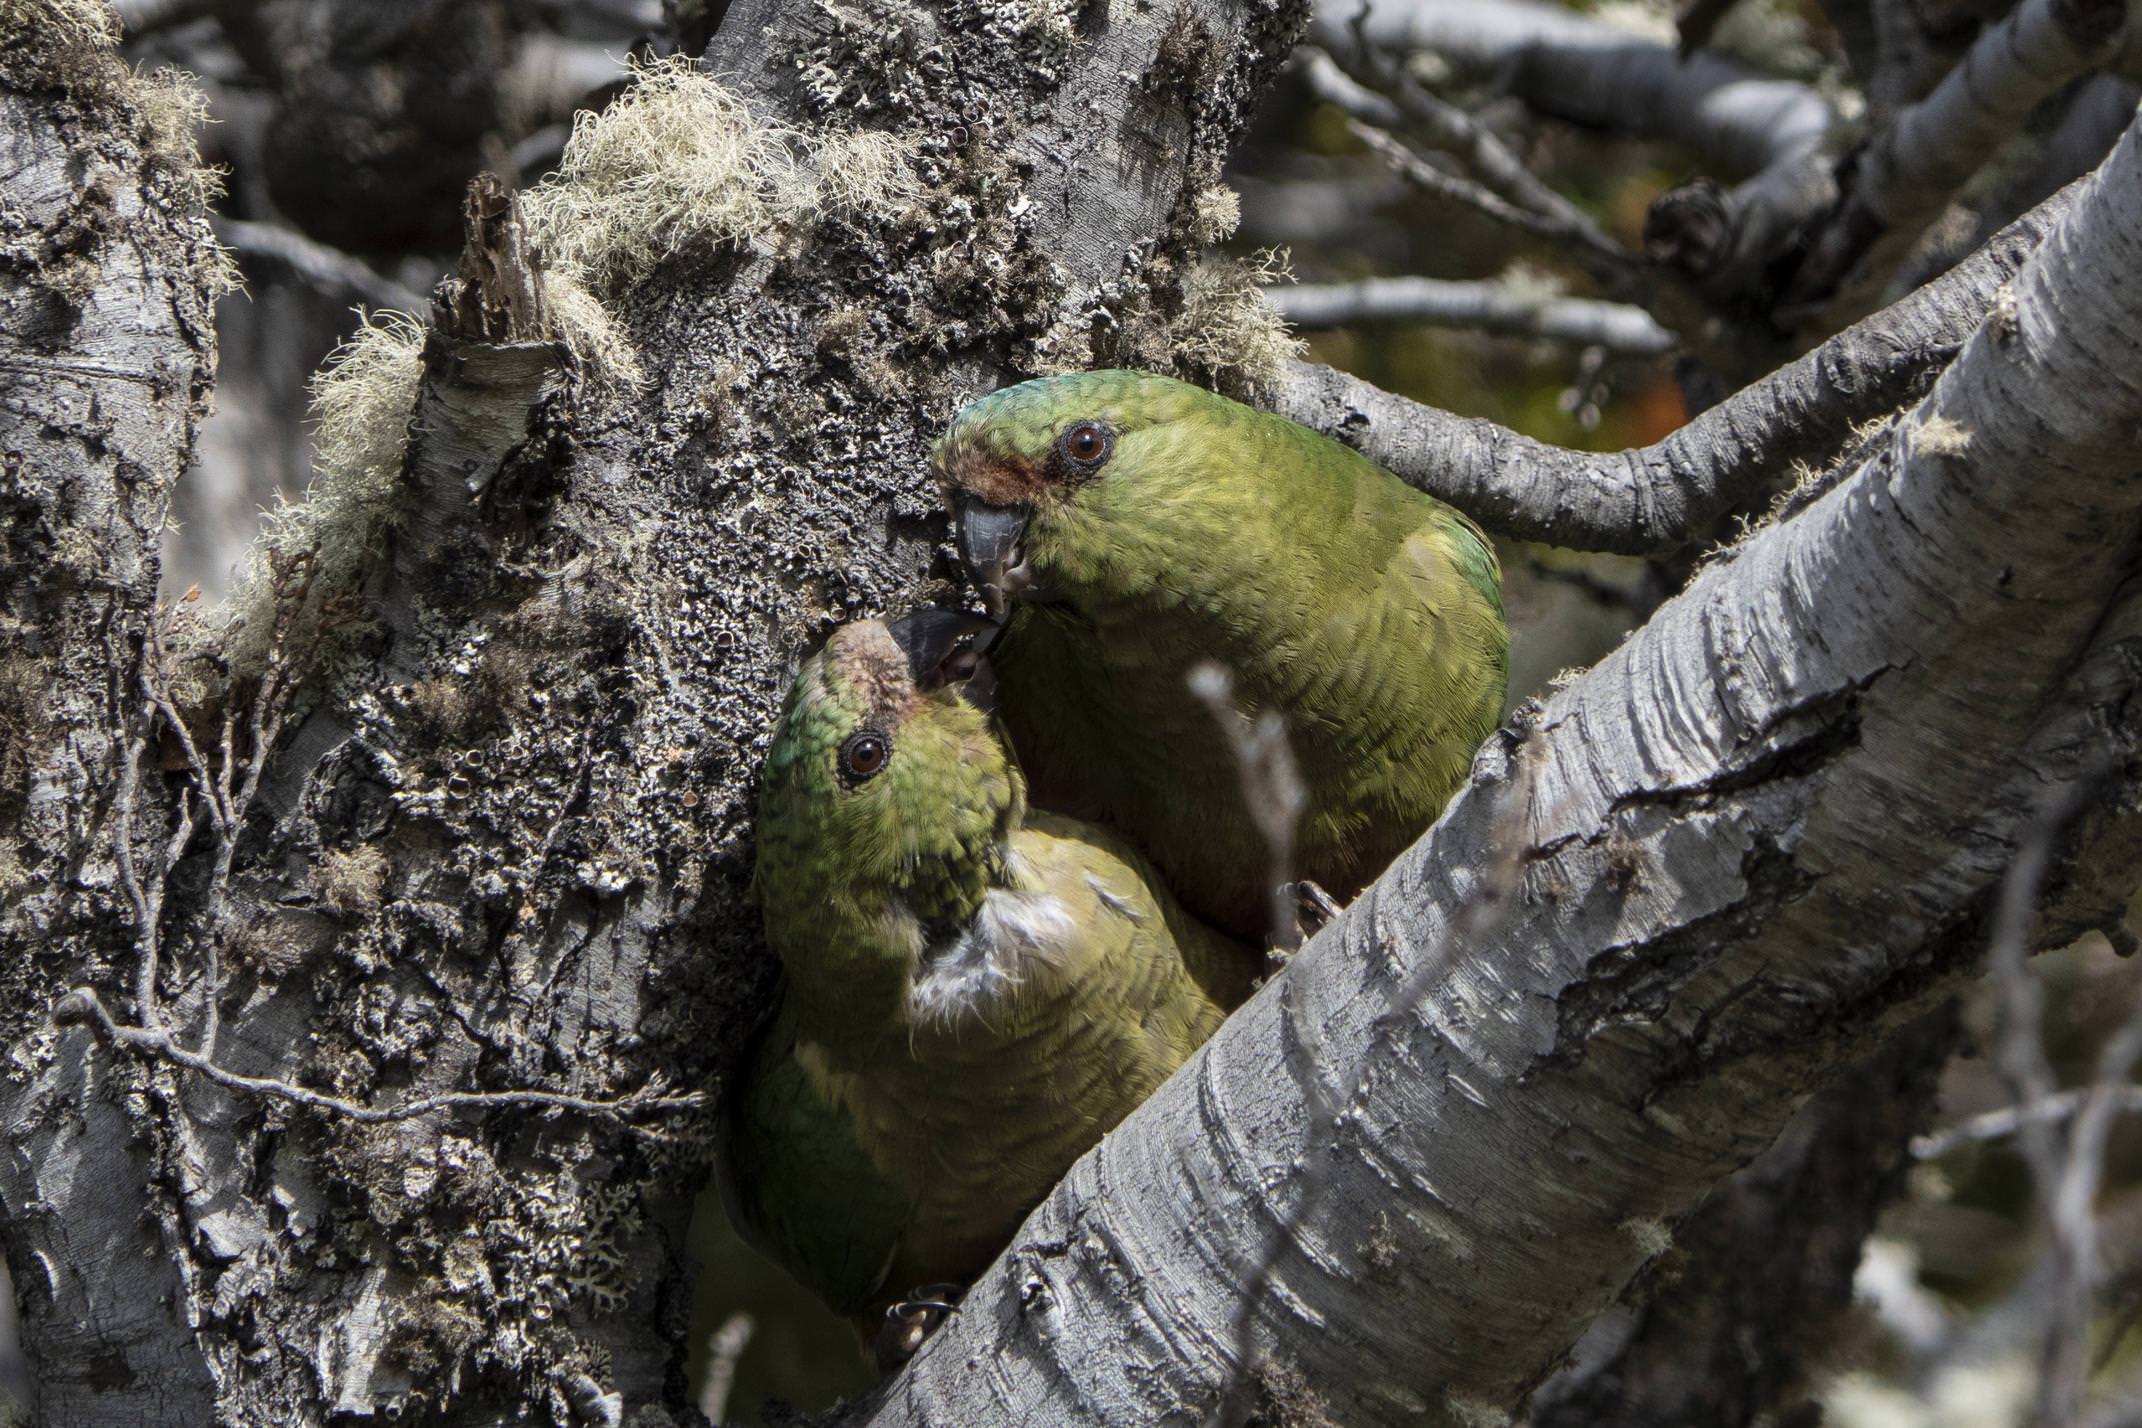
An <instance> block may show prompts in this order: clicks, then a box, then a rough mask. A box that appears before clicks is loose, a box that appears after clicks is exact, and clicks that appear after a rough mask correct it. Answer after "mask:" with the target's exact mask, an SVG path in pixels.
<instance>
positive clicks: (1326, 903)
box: [1264, 878, 1339, 976]
mask: <svg viewBox="0 0 2142 1428" xmlns="http://www.w3.org/2000/svg"><path fill="white" fill-rule="evenodd" d="M1279 891H1280V898H1281V901H1282V902H1283V903H1284V904H1285V905H1286V907H1287V908H1288V910H1289V912H1290V913H1291V919H1290V920H1291V922H1292V924H1293V925H1292V926H1282V927H1281V929H1280V932H1279V935H1278V936H1277V937H1276V938H1275V939H1274V940H1273V942H1272V945H1271V946H1269V947H1267V948H1265V949H1264V960H1265V965H1266V967H1267V969H1268V971H1267V975H1269V976H1277V975H1278V974H1279V972H1280V970H1281V969H1282V968H1284V967H1285V966H1286V965H1287V962H1288V961H1289V959H1291V958H1292V957H1293V956H1294V954H1295V953H1296V952H1297V951H1299V950H1300V948H1301V945H1302V944H1303V943H1304V942H1307V941H1308V940H1309V939H1310V938H1312V937H1314V936H1316V935H1317V934H1318V933H1319V932H1322V931H1323V930H1324V929H1325V927H1327V926H1328V925H1329V924H1330V922H1331V920H1332V919H1333V918H1334V917H1337V916H1338V915H1339V904H1338V903H1336V902H1335V901H1333V900H1332V896H1331V894H1330V893H1328V892H1325V891H1324V890H1323V889H1322V888H1320V887H1318V886H1317V885H1316V884H1315V883H1313V882H1311V881H1309V879H1307V878H1303V879H1302V880H1301V881H1300V882H1297V883H1282V884H1281V885H1280V889H1279Z"/></svg>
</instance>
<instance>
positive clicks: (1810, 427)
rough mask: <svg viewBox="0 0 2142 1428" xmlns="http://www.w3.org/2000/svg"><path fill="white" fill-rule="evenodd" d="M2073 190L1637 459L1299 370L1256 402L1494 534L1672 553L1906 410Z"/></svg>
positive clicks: (1319, 371) (1339, 376) (1323, 372)
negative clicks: (1865, 426)
mask: <svg viewBox="0 0 2142 1428" xmlns="http://www.w3.org/2000/svg"><path fill="white" fill-rule="evenodd" d="M2072 192H2073V191H2072V190H2069V191H2065V192H2064V193H2062V194H2057V195H2055V196H2054V197H2053V198H2051V199H2048V200H2047V201H2046V202H2045V203H2044V204H2042V205H2040V206H2039V207H2038V208H2037V209H2034V210H2033V211H2032V212H2031V213H2029V214H2027V215H2025V216H2024V217H2023V218H2021V219H2018V220H2017V221H2016V222H2015V223H2013V224H2011V225H2009V227H2007V228H2006V229H2004V230H2002V232H2001V233H1999V234H1998V235H1996V236H1995V238H1994V239H1993V241H1991V242H1989V243H1988V244H1987V245H1986V246H1985V247H1984V248H1983V249H1981V250H1980V251H1979V252H1978V253H1977V254H1976V255H1974V256H1973V257H1972V258H1970V259H1968V260H1966V261H1965V262H1963V263H1960V264H1958V265H1957V266H1956V267H1955V268H1954V269H1953V270H1951V271H1950V272H1949V273H1947V274H1945V275H1943V276H1942V277H1941V278H1940V279H1938V280H1936V281H1935V282H1933V283H1931V284H1929V285H1928V286H1926V287H1925V288H1922V289H1920V290H1919V291H1918V292H1915V293H1913V294H1912V295H1911V296H1909V297H1907V298H1905V299H1903V300H1902V301H1900V302H1898V303H1896V304H1895V305H1893V306H1891V307H1890V308H1888V309H1886V310H1884V311H1883V312H1881V313H1878V314H1876V315H1875V316H1873V317H1870V318H1868V319H1866V320H1864V321H1862V322H1860V323H1859V324H1858V325H1856V326H1854V327H1851V328H1848V329H1847V330H1845V331H1844V332H1842V333H1839V334H1838V335H1837V336H1836V337H1834V338H1832V339H1830V340H1829V341H1828V342H1826V343H1824V344H1823V345H1822V346H1820V347H1818V348H1816V349H1815V350H1814V351H1812V352H1810V353H1808V354H1807V355H1806V356H1804V357H1801V358H1800V359H1799V360H1797V361H1795V362H1792V363H1790V364H1788V365H1787V366H1785V367H1782V368H1780V369H1779V370H1778V371H1776V372H1775V373H1773V374H1771V375H1770V376H1769V377H1767V378H1765V379H1764V380H1762V381H1760V382H1757V383H1756V384H1755V385H1753V386H1751V387H1749V388H1747V389H1745V390H1743V391H1741V392H1739V393H1736V394H1735V395H1734V396H1733V397H1731V398H1729V399H1727V400H1726V401H1724V402H1721V403H1719V404H1718V405H1717V406H1715V407H1712V408H1711V409H1710V410H1708V411H1706V412H1704V413H1703V414H1702V415H1701V416H1699V417H1697V418H1696V419H1695V420H1693V421H1691V422H1690V423H1689V424H1688V425H1687V426H1684V427H1682V428H1681V429H1680V430H1679V431H1676V432H1674V433H1673V434H1672V435H1671V436H1668V437H1666V438H1665V439H1664V440H1662V441H1659V442H1657V443H1654V444H1653V445H1651V446H1648V447H1643V448H1640V449H1635V450H1629V451H1623V452H1619V453H1615V454H1612V455H1607V456H1601V455H1597V454H1594V453H1591V452H1578V451H1569V450H1564V449H1561V448H1557V447H1551V446H1548V445H1545V444H1544V443H1541V442H1538V441H1534V440H1532V439H1531V438H1529V437H1525V436H1520V435H1519V434H1517V433H1515V432H1512V431H1509V430H1506V429H1505V428H1502V427H1499V426H1496V425H1495V424H1494V423H1492V422H1488V421H1483V420H1479V419H1473V418H1460V417H1454V416H1452V415H1450V414H1449V413H1447V412H1442V411H1438V410H1436V409H1435V408H1432V407H1427V406H1423V405H1421V404H1419V403H1416V402H1411V401H1408V400H1406V399H1405V398H1403V397H1396V396H1392V395H1391V394H1389V393H1387V392H1383V391H1380V390H1378V389H1377V388H1375V387H1373V386H1371V385H1370V384H1368V383H1366V382H1363V381H1361V380H1360V379H1358V378H1355V377H1351V376H1348V375H1346V374H1344V373H1341V372H1336V371H1333V370H1331V369H1330V368H1326V367H1316V366H1311V365H1309V364H1307V363H1297V364H1295V365H1294V366H1293V367H1292V368H1291V369H1290V370H1289V372H1288V374H1287V376H1286V378H1285V380H1284V381H1282V382H1281V383H1279V384H1278V385H1277V387H1276V388H1275V390H1274V391H1273V392H1272V393H1271V395H1270V398H1269V402H1270V405H1271V407H1272V409H1273V410H1274V411H1277V412H1279V413H1280V414H1282V415H1284V416H1288V417H1292V418H1293V419H1294V420H1296V421H1298V422H1301V423H1302V424H1303V425H1305V426H1309V427H1313V428H1315V429H1317V430H1319V431H1323V432H1325V433H1327V434H1328V435H1331V436H1334V437H1337V438H1338V439H1339V440H1341V441H1344V442H1346V443H1347V444H1348V445H1350V446H1353V447H1355V448H1356V449H1357V450H1360V451H1362V452H1365V453H1366V454H1368V455H1369V456H1371V457H1373V458H1374V459H1375V460H1376V461H1378V462H1380V463H1381V464H1383V465H1385V466H1387V467H1389V468H1390V469H1391V470H1393V471H1395V472H1397V473H1398V474H1399V475H1400V476H1401V477H1403V478H1404V479H1405V480H1407V481H1408V482H1410V483H1412V484H1413V485H1415V486H1418V487H1419V488H1420V489H1422V490H1424V491H1427V492H1428V493H1429V494H1431V495H1434V496H1438V497H1441V498H1442V499H1443V500H1446V501H1449V502H1450V503H1451V504H1452V505H1455V506H1457V507H1459V508H1460V509H1462V510H1464V511H1466V512H1467V513H1468V514H1470V515H1472V516H1473V517H1474V518H1475V519H1477V520H1479V521H1480V522H1481V523H1482V524H1483V525H1486V526H1488V527H1489V528H1491V529H1493V530H1496V531H1499V532H1501V533H1503V534H1505V535H1510V536H1515V537H1517V538H1519V539H1523V540H1544V541H1548V542H1551V543H1553V544H1555V545H1562V546H1569V547H1572V548H1575V549H1578V550H1599V551H1615V552H1620V553H1625V554H1644V553H1648V552H1653V551H1663V550H1670V549H1672V548H1673V547H1675V546H1677V545H1679V544H1681V543H1683V542H1686V541H1688V540H1690V539H1692V538H1695V537H1697V536H1698V535H1700V533H1701V532H1703V531H1704V530H1705V529H1706V528H1707V527H1708V526H1709V525H1710V523H1711V522H1712V521H1714V520H1716V519H1717V518H1718V517H1719V516H1721V515H1723V514H1724V513H1725V512H1727V511H1731V510H1734V509H1744V508H1748V507H1751V506H1753V505H1755V504H1757V503H1758V502H1760V501H1761V500H1762V499H1763V498H1764V497H1765V495H1766V494H1767V493H1768V492H1769V491H1771V490H1772V489H1774V488H1775V486H1776V485H1777V483H1778V482H1779V481H1780V480H1781V479H1782V477H1783V476H1784V473H1785V471H1786V468H1787V467H1788V466H1789V465H1790V464H1791V463H1792V462H1794V461H1805V460H1820V459H1821V458H1823V457H1824V456H1826V455H1827V454H1829V453H1830V452H1832V451H1834V450H1836V449H1837V448H1838V447H1839V446H1841V445H1842V444H1843V442H1844V441H1845V439H1846V437H1847V436H1849V434H1850V433H1851V431H1852V429H1853V428H1854V427H1855V426H1857V425H1859V424H1861V423H1864V422H1867V421H1870V420H1872V419H1874V418H1877V417H1880V416H1884V415H1886V414H1888V413H1889V412H1891V411H1893V410H1895V408H1896V407H1897V406H1898V405H1900V404H1901V403H1902V402H1904V401H1905V400H1907V399H1909V397H1910V395H1911V393H1912V391H1913V389H1914V388H1915V387H1917V386H1920V385H1921V384H1923V383H1924V382H1925V381H1926V379H1927V377H1928V376H1929V375H1930V374H1931V373H1932V372H1934V371H1936V370H1938V369H1939V367H1940V366H1941V365H1942V364H1943V363H1944V362H1946V361H1948V360H1949V358H1950V356H1951V355H1952V354H1953V353H1954V352H1955V350H1956V348H1957V347H1958V345H1959V344H1961V343H1962V342H1963V341H1964V340H1965V339H1966V338H1968V337H1969V336H1970V334H1971V333H1972V331H1973V330H1974V329H1976V328H1977V327H1978V325H1979V323H1980V321H1981V320H1982V319H1983V318H1984V316H1985V314H1986V312H1987V310H1988V309H1989V308H1990V307H1991V306H1992V305H1993V302H1994V298H1995V295H1996V293H1998V291H1999V290H2000V288H2001V287H2002V285H2003V284H2005V283H2007V282H2008V281H2009V280H2010V279H2011V278H2012V277H2013V276H2014V275H2015V273H2016V272H2017V271H2018V269H2019V268H2020V267H2021V265H2022V263H2023V261H2024V260H2025V258H2027V257H2028V256H2029V254H2030V253H2031V252H2032V251H2033V250H2034V249H2035V248H2036V247H2037V245H2038V243H2039V240H2040V239H2041V238H2042V237H2043V235H2044V234H2045V233H2046V231H2047V230H2048V229H2049V228H2050V227H2051V225H2052V223H2053V222H2054V221H2055V220H2056V219H2057V218H2058V216H2059V215H2060V214H2061V213H2063V212H2064V211H2065V210H2066V208H2067V206H2068V203H2069V202H2070V198H2071V195H2072Z"/></svg>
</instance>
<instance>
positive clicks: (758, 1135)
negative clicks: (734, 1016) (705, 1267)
mask: <svg viewBox="0 0 2142 1428" xmlns="http://www.w3.org/2000/svg"><path fill="white" fill-rule="evenodd" d="M721 1139H722V1152H723V1153H722V1155H721V1157H720V1163H719V1183H720V1187H721V1195H722V1203H723V1205H724V1206H725V1207H727V1209H728V1212H729V1219H730V1222H731V1223H732V1224H734V1225H735V1226H736V1229H737V1233H738V1234H740V1235H742V1236H743V1238H744V1240H745V1241H746V1242H747V1243H749V1244H750V1245H751V1246H752V1247H753V1248H755V1249H757V1250H758V1251H759V1252H760V1253H761V1254H764V1255H766V1256H767V1257H768V1258H770V1259H772V1260H773V1261H774V1262H775V1263H777V1264H779V1265H781V1266H783V1267H784V1268H786V1269H787V1270H788V1271H789V1272H790V1273H791V1274H793V1275H795V1276H796V1277H797V1278H798V1279H799V1280H801V1281H802V1283H803V1284H804V1286H805V1287H806V1288H808V1289H809V1290H810V1291H811V1292H812V1293H814V1294H816V1295H817V1296H818V1297H819V1298H820V1299H822V1300H824V1301H825V1303H826V1304H827V1305H828V1306H829V1307H831V1308H833V1309H834V1310H835V1311H837V1312H839V1313H843V1314H851V1315H852V1314H862V1313H865V1312H867V1311H868V1310H870V1309H872V1308H873V1307H875V1305H876V1304H877V1303H878V1302H879V1301H880V1300H881V1299H882V1298H883V1297H884V1293H885V1291H886V1289H887V1286H886V1284H885V1279H886V1275H887V1271H888V1270H889V1269H890V1267H891V1265H892V1262H893V1260H894V1258H895V1257H896V1255H897V1254H898V1252H899V1249H900V1246H901V1241H902V1238H903V1237H904V1236H905V1234H906V1232H907V1227H908V1222H909V1220H910V1218H911V1217H912V1215H913V1210H914V1207H913V1205H912V1204H911V1203H910V1201H909V1199H908V1196H907V1195H906V1193H905V1192H903V1191H902V1190H900V1189H899V1187H897V1186H896V1185H894V1184H893V1182H892V1181H891V1180H889V1179H888V1178H887V1177H886V1175H885V1173H884V1172H883V1171H882V1170H881V1169H880V1168H879V1166H878V1165H877V1164H876V1162H875V1161H873V1160H872V1159H871V1157H870V1155H869V1153H868V1152H867V1151H866V1150H864V1148H863V1146H862V1144H861V1143H860V1142H859V1141H858V1140H857V1139H856V1135H855V1127H854V1123H853V1121H852V1120H851V1119H850V1117H849V1114H848V1112H847V1110H846V1109H845V1108H844V1107H842V1106H841V1105H840V1104H839V1102H838V1101H837V1100H836V1099H835V1098H834V1096H833V1094H832V1092H831V1089H830V1079H829V1073H828V1072H827V1071H826V1070H825V1069H824V1068H823V1066H822V1065H820V1064H817V1061H816V1058H814V1057H813V1055H812V1052H811V1048H810V1046H809V1044H808V1043H806V1042H804V1041H802V1040H801V1039H800V1038H799V1037H798V1036H797V1034H796V1028H795V1025H794V1023H793V1021H792V1020H791V1019H790V1017H789V1016H788V1014H787V1013H785V1012H784V1013H783V1014H782V1015H781V1016H779V1017H777V1018H776V1019H775V1021H774V1023H773V1025H772V1026H771V1027H770V1028H768V1030H767V1033H766V1035H765V1037H764V1038H763V1039H762V1041H761V1042H760V1044H759V1047H758V1051H757V1053H756V1055H755V1056H754V1057H753V1059H752V1061H751V1063H750V1066H749V1069H748V1071H747V1072H746V1075H745V1080H744V1083H743V1084H742V1085H741V1086H740V1087H739V1088H738V1089H737V1091H736V1092H735V1094H733V1095H732V1096H731V1098H730V1101H729V1107H728V1113H727V1116H726V1118H725V1121H724V1124H723V1127H722V1137H721ZM903 1288H905V1286H902V1285H894V1286H891V1289H892V1290H893V1291H895V1292H897V1291H899V1290H901V1289H903Z"/></svg>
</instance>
